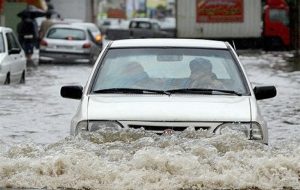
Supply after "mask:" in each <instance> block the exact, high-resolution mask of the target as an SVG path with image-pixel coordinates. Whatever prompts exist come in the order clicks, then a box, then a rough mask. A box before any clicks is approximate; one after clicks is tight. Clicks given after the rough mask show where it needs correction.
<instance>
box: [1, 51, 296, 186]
mask: <svg viewBox="0 0 300 190" xmlns="http://www.w3.org/2000/svg"><path fill="white" fill-rule="evenodd" d="M291 56H292V54H291V53H289V52H275V53H272V52H271V53H265V52H248V53H247V52H243V54H242V55H241V56H240V58H241V61H242V62H243V64H244V66H245V69H246V71H247V73H248V76H249V78H250V80H251V81H252V82H253V85H275V86H276V88H277V93H278V95H277V96H276V97H275V98H273V99H268V100H263V101H260V102H259V106H260V108H261V111H262V114H263V115H264V117H265V119H266V121H267V122H268V127H269V146H266V145H261V144H260V143H256V142H253V141H248V140H246V139H243V138H242V137H241V136H239V135H238V134H235V133H233V132H228V133H227V134H223V135H220V136H213V135H211V134H209V133H207V132H206V131H197V132H195V131H185V132H183V133H176V134H174V135H171V136H158V135H155V134H151V133H147V132H145V131H143V130H125V129H124V130H119V131H115V130H109V129H103V130H101V131H98V132H97V133H94V134H89V133H86V134H82V135H81V136H78V137H76V138H75V137H70V136H69V125H70V120H71V117H72V115H73V114H74V113H75V111H76V109H77V105H78V101H77V100H70V99H63V98H61V97H60V95H59V91H60V87H61V86H62V85H72V84H80V85H84V84H85V82H86V80H87V78H88V76H89V74H90V72H91V69H92V67H91V66H87V65H40V66H39V67H38V68H35V69H34V68H30V69H29V70H28V76H27V81H26V84H25V85H18V84H15V85H10V86H1V89H0V101H1V104H0V131H1V132H0V189H1V187H7V188H48V189H58V188H62V189H64V188H71V189H283V188H286V189H300V137H299V135H300V101H299V98H300V90H299V89H300V71H295V70H293V69H291V67H290V66H289V63H288V61H287V60H288V59H290V58H291Z"/></svg>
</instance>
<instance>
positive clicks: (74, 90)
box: [60, 86, 83, 100]
mask: <svg viewBox="0 0 300 190" xmlns="http://www.w3.org/2000/svg"><path fill="white" fill-rule="evenodd" d="M82 90H83V87H82V86H63V87H61V89H60V95H61V96H62V97H64V98H71V99H77V100H80V99H81V97H82Z"/></svg>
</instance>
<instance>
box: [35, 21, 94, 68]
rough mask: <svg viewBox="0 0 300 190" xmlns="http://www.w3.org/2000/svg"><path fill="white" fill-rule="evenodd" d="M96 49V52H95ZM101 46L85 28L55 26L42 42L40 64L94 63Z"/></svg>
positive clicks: (67, 25)
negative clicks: (95, 55)
mask: <svg viewBox="0 0 300 190" xmlns="http://www.w3.org/2000/svg"><path fill="white" fill-rule="evenodd" d="M95 49H96V50H95ZM97 49H99V46H98V45H96V44H95V42H94V36H93V34H92V33H91V32H90V31H89V30H88V29H87V28H86V27H84V26H79V25H72V24H55V25H53V26H51V27H50V28H49V29H48V31H47V33H46V35H45V37H44V38H43V39H42V40H41V42H40V52H39V55H40V57H39V62H40V63H42V62H54V63H94V62H93V61H94V60H93V58H94V54H95V53H98V52H99V51H97Z"/></svg>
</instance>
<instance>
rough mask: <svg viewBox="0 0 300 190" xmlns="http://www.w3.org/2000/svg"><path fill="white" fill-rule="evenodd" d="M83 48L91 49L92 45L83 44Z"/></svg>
mask: <svg viewBox="0 0 300 190" xmlns="http://www.w3.org/2000/svg"><path fill="white" fill-rule="evenodd" d="M82 47H83V48H91V47H92V45H91V44H90V43H85V44H83V46H82Z"/></svg>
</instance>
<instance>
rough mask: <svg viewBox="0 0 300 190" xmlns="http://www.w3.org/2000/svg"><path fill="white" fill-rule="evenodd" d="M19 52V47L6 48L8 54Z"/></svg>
mask: <svg viewBox="0 0 300 190" xmlns="http://www.w3.org/2000/svg"><path fill="white" fill-rule="evenodd" d="M20 52H21V49H20V48H12V49H10V50H8V54H9V55H10V54H18V53H20Z"/></svg>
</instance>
